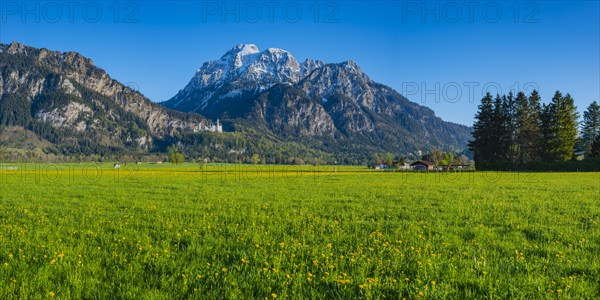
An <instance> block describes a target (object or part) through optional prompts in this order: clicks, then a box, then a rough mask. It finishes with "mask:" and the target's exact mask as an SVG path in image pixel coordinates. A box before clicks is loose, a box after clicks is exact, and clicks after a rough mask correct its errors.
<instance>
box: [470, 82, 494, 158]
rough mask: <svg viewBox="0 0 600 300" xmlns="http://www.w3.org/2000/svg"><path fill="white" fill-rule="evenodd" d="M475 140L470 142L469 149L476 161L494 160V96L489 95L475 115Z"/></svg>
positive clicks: (482, 100) (483, 99)
mask: <svg viewBox="0 0 600 300" xmlns="http://www.w3.org/2000/svg"><path fill="white" fill-rule="evenodd" d="M472 135H473V140H472V141H470V142H469V149H470V150H471V151H472V152H473V156H474V158H475V160H476V161H480V162H482V161H483V162H485V161H492V160H493V159H494V152H495V150H494V144H495V143H496V142H497V141H494V140H493V139H494V105H493V100H492V95H491V94H490V93H487V94H486V95H485V96H484V97H483V98H482V99H481V104H480V105H479V107H478V112H477V114H476V115H475V124H474V125H473V133H472Z"/></svg>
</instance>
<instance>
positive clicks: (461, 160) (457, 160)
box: [421, 148, 469, 166]
mask: <svg viewBox="0 0 600 300" xmlns="http://www.w3.org/2000/svg"><path fill="white" fill-rule="evenodd" d="M421 159H423V160H427V161H430V162H432V163H434V164H436V165H439V166H447V165H452V164H453V165H458V164H469V158H468V157H467V156H466V155H464V154H460V155H457V154H455V153H454V152H443V151H441V150H439V149H435V148H434V149H431V151H429V153H427V154H425V155H423V157H422V158H421Z"/></svg>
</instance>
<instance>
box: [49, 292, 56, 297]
mask: <svg viewBox="0 0 600 300" xmlns="http://www.w3.org/2000/svg"><path fill="white" fill-rule="evenodd" d="M48 295H50V297H54V296H56V294H55V293H54V292H50V293H48Z"/></svg>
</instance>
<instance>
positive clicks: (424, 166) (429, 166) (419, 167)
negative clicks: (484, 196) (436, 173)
mask: <svg viewBox="0 0 600 300" xmlns="http://www.w3.org/2000/svg"><path fill="white" fill-rule="evenodd" d="M410 166H411V167H412V169H413V170H415V171H433V170H435V164H434V163H432V162H430V161H426V160H417V161H415V162H414V163H412V164H410Z"/></svg>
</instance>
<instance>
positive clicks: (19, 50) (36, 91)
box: [0, 43, 207, 148]
mask: <svg viewBox="0 0 600 300" xmlns="http://www.w3.org/2000/svg"><path fill="white" fill-rule="evenodd" d="M0 99H1V100H0V102H1V103H2V104H3V109H0V124H2V125H23V126H25V125H27V124H29V123H31V122H32V121H33V122H36V123H37V124H38V125H39V124H40V123H41V124H47V125H50V126H52V127H53V128H55V129H60V130H69V131H73V132H74V133H75V134H81V135H87V136H88V138H92V139H94V138H95V139H96V141H89V142H98V143H100V144H102V145H104V146H111V147H112V146H114V147H120V146H122V145H123V143H125V144H127V145H129V146H132V147H143V148H148V147H150V144H151V143H152V141H153V139H155V138H163V137H165V136H173V135H176V134H178V133H182V132H190V131H192V130H193V129H194V128H196V127H198V125H207V122H206V120H205V119H203V118H202V117H200V116H199V115H195V114H193V115H191V114H184V113H179V112H173V111H170V110H168V109H165V108H164V107H162V106H160V105H157V104H154V103H152V102H150V101H149V100H148V99H147V98H145V97H144V96H143V95H142V94H141V93H139V92H138V91H135V90H133V89H132V88H130V87H128V86H125V85H123V84H121V83H120V82H118V81H116V80H114V79H112V78H110V76H109V75H108V74H106V72H104V71H103V70H102V69H100V68H98V67H96V66H95V65H94V63H93V62H92V60H90V59H88V58H85V57H84V56H82V55H81V54H79V53H75V52H65V53H62V52H56V51H50V50H47V49H37V48H33V47H28V46H24V45H22V44H19V43H12V44H10V45H2V44H0ZM81 139H82V140H86V138H83V137H82V138H81Z"/></svg>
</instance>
